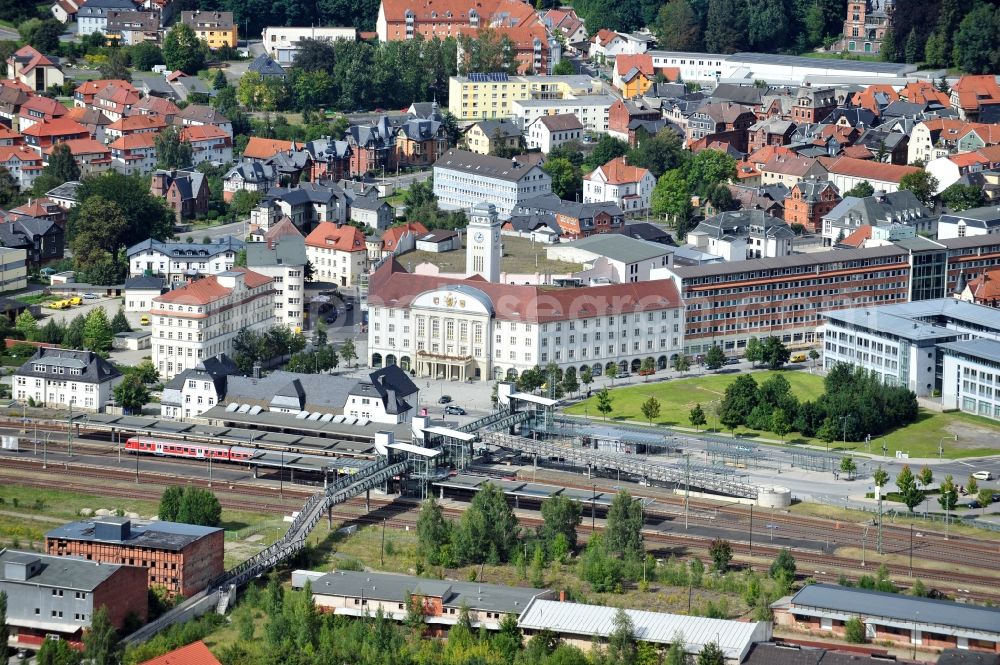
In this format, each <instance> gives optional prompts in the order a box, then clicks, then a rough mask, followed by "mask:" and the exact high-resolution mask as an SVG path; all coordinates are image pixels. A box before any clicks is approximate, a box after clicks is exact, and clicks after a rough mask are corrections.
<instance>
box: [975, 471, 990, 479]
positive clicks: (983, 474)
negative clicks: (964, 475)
mask: <svg viewBox="0 0 1000 665" xmlns="http://www.w3.org/2000/svg"><path fill="white" fill-rule="evenodd" d="M972 477H973V478H975V479H976V480H993V474H992V473H990V472H989V471H976V472H974V473H973V474H972Z"/></svg>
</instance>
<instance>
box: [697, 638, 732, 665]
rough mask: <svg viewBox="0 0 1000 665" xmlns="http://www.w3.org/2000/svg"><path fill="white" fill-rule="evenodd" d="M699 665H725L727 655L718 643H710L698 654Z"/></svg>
mask: <svg viewBox="0 0 1000 665" xmlns="http://www.w3.org/2000/svg"><path fill="white" fill-rule="evenodd" d="M695 662H696V663H697V665H725V662H726V654H725V653H724V652H723V651H722V649H721V648H720V647H719V645H718V643H717V642H709V643H708V644H706V645H705V646H703V647H702V648H701V651H699V652H698V658H697V659H696V660H695Z"/></svg>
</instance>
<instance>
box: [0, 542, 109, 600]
mask: <svg viewBox="0 0 1000 665" xmlns="http://www.w3.org/2000/svg"><path fill="white" fill-rule="evenodd" d="M35 560H38V561H39V562H40V563H41V570H40V571H39V572H38V573H36V574H35V575H32V576H31V577H29V578H28V579H27V581H24V582H22V581H20V580H13V579H10V578H8V577H7V572H6V567H7V566H6V564H7V563H20V564H28V563H30V562H32V561H35ZM119 568H121V566H119V565H118V564H114V563H98V562H96V561H88V560H86V559H77V558H73V557H63V556H50V555H48V554H36V553H34V552H18V551H16V550H8V549H4V550H0V582H3V583H7V584H25V585H28V586H43V587H52V588H59V589H78V590H80V591H93V590H94V589H96V588H97V587H98V586H99V585H100V584H101V583H102V582H104V581H105V580H107V579H108V578H109V577H111V576H112V575H114V574H115V573H116V572H117V571H118V569H119Z"/></svg>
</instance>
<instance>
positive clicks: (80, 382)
mask: <svg viewBox="0 0 1000 665" xmlns="http://www.w3.org/2000/svg"><path fill="white" fill-rule="evenodd" d="M121 380H122V374H121V372H119V371H118V370H117V369H116V368H115V366H114V365H112V364H111V363H109V362H108V361H107V360H105V359H104V358H102V357H100V356H99V355H97V354H96V353H94V352H93V351H70V350H66V349H52V348H45V347H39V348H38V350H37V351H35V355H33V356H31V359H30V360H28V362H26V363H24V364H23V365H21V367H19V368H18V369H17V371H15V372H14V381H13V393H12V394H13V395H14V399H16V400H18V401H20V402H21V403H22V404H26V403H27V402H28V400H29V399H30V400H32V401H33V402H34V403H35V405H36V406H45V407H48V408H70V407H72V408H73V409H74V410H79V411H102V410H103V409H104V405H105V404H107V403H108V402H109V401H111V399H112V398H113V397H114V388H115V386H116V385H117V384H118V383H119V382H120V381H121Z"/></svg>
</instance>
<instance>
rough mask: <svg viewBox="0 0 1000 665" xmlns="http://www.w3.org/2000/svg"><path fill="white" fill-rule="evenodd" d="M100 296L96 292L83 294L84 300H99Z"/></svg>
mask: <svg viewBox="0 0 1000 665" xmlns="http://www.w3.org/2000/svg"><path fill="white" fill-rule="evenodd" d="M98 298H100V296H99V295H97V294H96V293H84V294H83V299H84V300H97V299H98Z"/></svg>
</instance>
